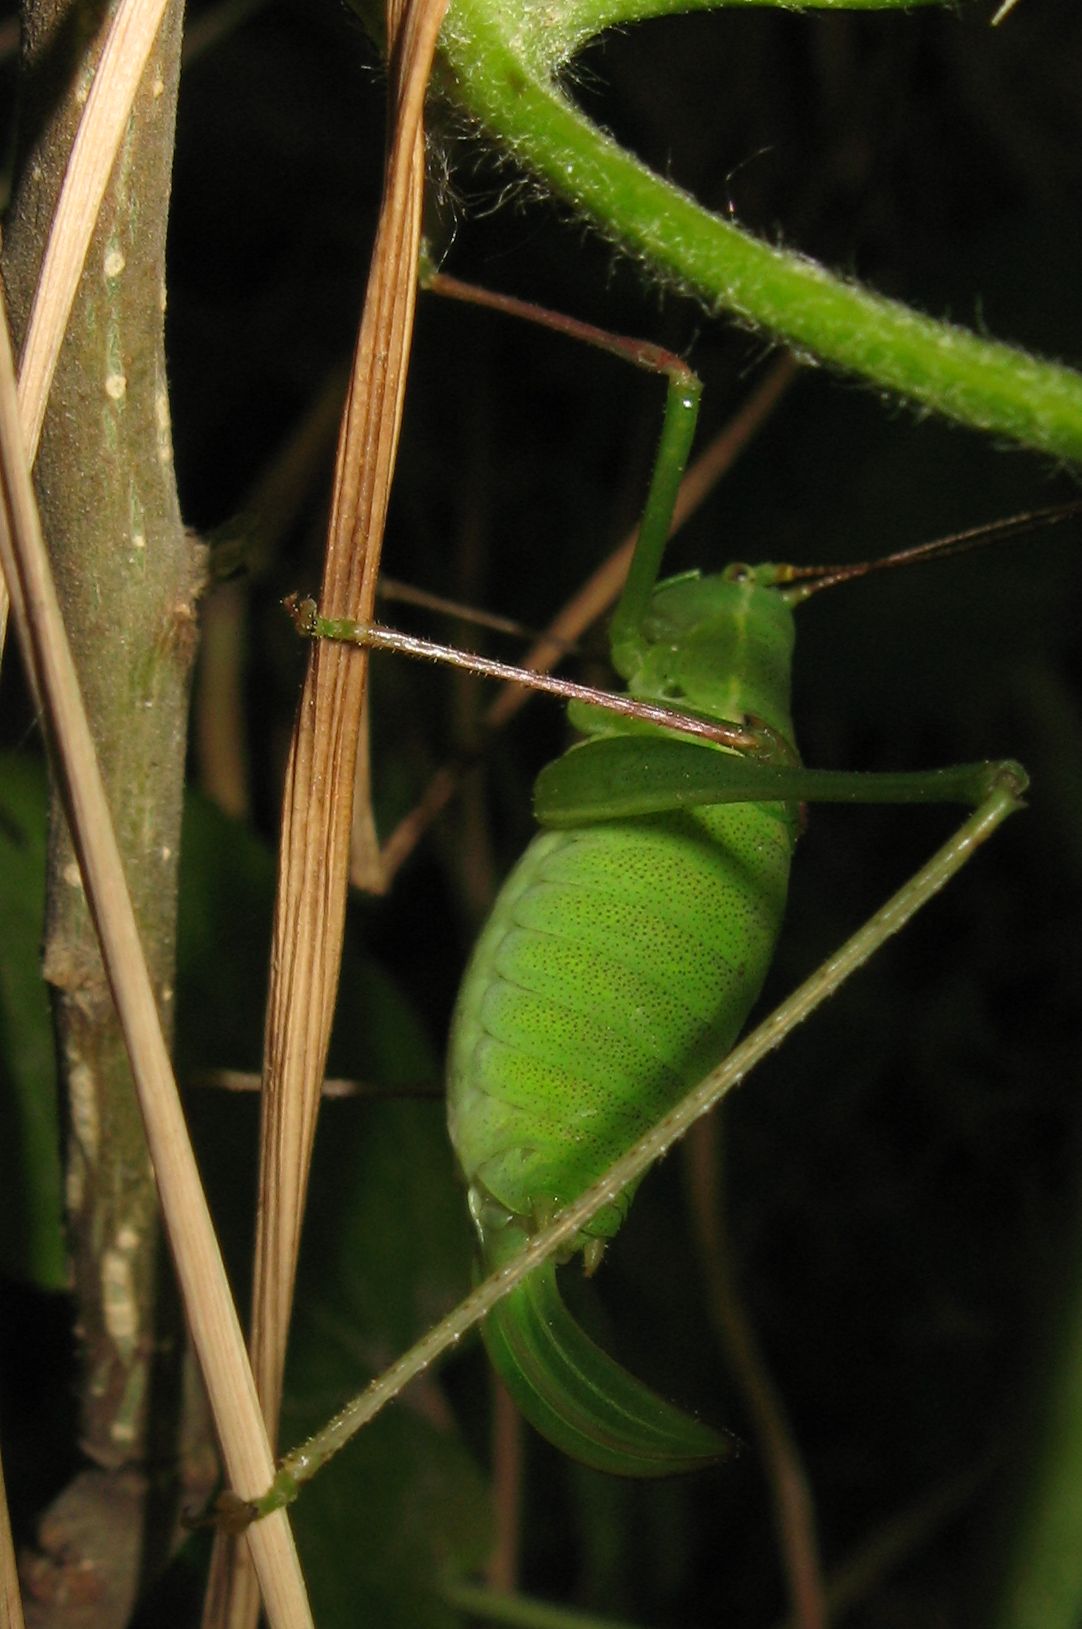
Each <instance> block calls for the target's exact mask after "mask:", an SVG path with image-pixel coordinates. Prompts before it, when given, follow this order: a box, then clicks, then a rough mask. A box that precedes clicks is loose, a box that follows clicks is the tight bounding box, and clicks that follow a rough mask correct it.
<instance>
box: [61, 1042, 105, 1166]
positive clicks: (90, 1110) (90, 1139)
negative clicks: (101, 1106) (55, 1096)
mask: <svg viewBox="0 0 1082 1629" xmlns="http://www.w3.org/2000/svg"><path fill="white" fill-rule="evenodd" d="M68 1097H69V1101H70V1107H71V1129H72V1131H73V1132H74V1134H75V1140H76V1142H77V1143H78V1144H79V1147H80V1148H81V1150H82V1152H83V1155H84V1156H85V1158H86V1161H87V1164H88V1165H93V1164H94V1163H95V1161H96V1160H97V1157H98V1135H99V1130H100V1127H99V1124H98V1100H97V1096H96V1095H95V1092H94V1076H93V1074H92V1073H91V1070H90V1069H89V1067H88V1066H87V1065H86V1064H85V1063H73V1064H72V1066H71V1067H70V1068H69V1070H68Z"/></svg>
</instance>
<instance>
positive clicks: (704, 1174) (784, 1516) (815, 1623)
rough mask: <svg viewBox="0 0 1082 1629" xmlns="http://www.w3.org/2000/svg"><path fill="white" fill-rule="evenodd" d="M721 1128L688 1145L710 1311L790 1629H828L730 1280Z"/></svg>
mask: <svg viewBox="0 0 1082 1629" xmlns="http://www.w3.org/2000/svg"><path fill="white" fill-rule="evenodd" d="M719 1126H720V1118H719V1116H718V1115H711V1116H710V1117H709V1118H708V1119H704V1120H700V1121H699V1122H698V1124H697V1125H695V1126H693V1127H692V1130H691V1134H690V1135H689V1137H688V1140H687V1144H686V1147H687V1160H688V1170H689V1174H690V1197H691V1209H692V1215H693V1217H694V1222H695V1234H696V1237H697V1239H698V1243H699V1252H700V1256H701V1259H702V1266H703V1276H704V1278H705V1280H706V1288H707V1305H708V1307H709V1309H710V1315H711V1319H712V1321H713V1324H714V1327H715V1329H716V1330H717V1334H718V1339H719V1342H720V1344H721V1347H722V1350H723V1352H724V1353H725V1358H726V1362H727V1363H728V1365H729V1368H730V1370H731V1372H732V1375H733V1378H734V1380H735V1381H736V1384H737V1385H738V1387H739V1388H740V1391H741V1393H742V1395H743V1398H744V1402H745V1405H746V1406H747V1410H748V1413H749V1415H750V1416H751V1420H752V1423H753V1426H754V1428H755V1434H756V1436H757V1438H758V1441H759V1448H760V1451H761V1453H762V1459H763V1467H764V1469H765V1471H766V1476H767V1480H768V1482H769V1484H770V1492H771V1497H772V1499H773V1502H774V1520H775V1525H776V1527H777V1533H778V1544H779V1547H780V1549H781V1555H782V1561H783V1563H784V1567H785V1575H786V1579H787V1581H788V1587H789V1601H790V1606H791V1620H790V1621H791V1622H792V1624H793V1626H794V1629H826V1625H827V1606H826V1595H825V1592H824V1588H823V1577H822V1569H821V1566H820V1563H819V1546H818V1543H817V1540H816V1536H815V1512H814V1509H813V1506H812V1497H811V1490H810V1488H809V1485H808V1479H807V1476H806V1475H805V1473H804V1466H803V1463H802V1462H801V1458H800V1451H799V1449H798V1448H797V1445H796V1441H795V1439H794V1437H793V1434H792V1432H791V1431H790V1429H789V1423H788V1421H787V1419H786V1417H785V1409H784V1406H783V1404H782V1400H781V1397H780V1396H779V1394H778V1391H777V1388H776V1387H775V1385H774V1382H773V1380H772V1379H771V1377H770V1374H769V1371H768V1369H767V1366H766V1361H765V1359H764V1357H763V1354H762V1352H761V1351H760V1349H759V1343H758V1341H757V1339H756V1337H755V1331H754V1329H753V1328H752V1325H751V1320H750V1319H749V1317H748V1315H747V1311H746V1309H745V1307H744V1305H743V1302H742V1301H741V1298H740V1294H739V1291H738V1290H737V1287H736V1283H735V1280H734V1278H733V1272H732V1267H731V1263H730V1251H729V1242H728V1239H727V1237H726V1230H725V1224H724V1208H723V1200H722V1198H721V1192H720V1190H721V1183H720V1181H719V1170H718V1138H719V1134H720V1133H719Z"/></svg>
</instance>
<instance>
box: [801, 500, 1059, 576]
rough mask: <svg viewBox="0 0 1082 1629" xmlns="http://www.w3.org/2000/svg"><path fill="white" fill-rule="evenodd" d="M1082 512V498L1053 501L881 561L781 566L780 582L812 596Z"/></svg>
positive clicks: (917, 545) (999, 541)
mask: <svg viewBox="0 0 1082 1629" xmlns="http://www.w3.org/2000/svg"><path fill="white" fill-rule="evenodd" d="M1078 515H1082V498H1073V499H1072V500H1071V501H1070V502H1069V503H1060V504H1052V505H1050V506H1049V507H1048V508H1047V509H1031V510H1029V511H1028V512H1027V513H1026V514H1022V515H1008V516H1007V517H1006V519H1004V520H994V521H991V522H989V523H987V524H985V525H983V526H972V527H970V528H969V529H968V530H966V531H964V532H952V533H951V534H950V536H949V537H938V538H936V539H935V540H934V542H931V543H917V544H915V545H914V546H913V547H912V548H908V549H899V550H897V551H896V553H894V554H885V555H883V556H882V557H881V558H880V559H878V560H856V561H852V562H851V563H850V564H848V565H835V566H779V567H778V577H777V581H778V582H779V583H786V584H787V583H798V584H800V585H801V586H800V587H799V588H798V589H796V590H795V591H794V592H793V593H792V595H791V596H790V598H791V599H792V600H794V601H798V600H805V599H808V598H809V597H810V596H811V595H812V594H818V593H819V591H820V589H823V588H836V587H837V586H838V584H839V583H848V582H852V581H853V580H854V579H855V578H857V577H867V576H868V575H869V574H870V573H871V572H873V571H888V570H893V569H894V567H895V566H909V565H914V564H916V563H918V562H920V561H922V560H942V559H946V558H947V557H949V556H950V555H952V554H965V553H966V552H967V551H968V550H969V549H978V548H983V547H984V545H985V544H986V543H1003V542H1006V541H1007V540H1008V539H1009V538H1012V537H1020V536H1022V535H1023V534H1025V533H1027V532H1034V531H1040V530H1041V529H1043V528H1046V527H1049V526H1058V525H1059V524H1060V523H1061V522H1062V521H1066V520H1073V519H1074V518H1075V517H1077V516H1078Z"/></svg>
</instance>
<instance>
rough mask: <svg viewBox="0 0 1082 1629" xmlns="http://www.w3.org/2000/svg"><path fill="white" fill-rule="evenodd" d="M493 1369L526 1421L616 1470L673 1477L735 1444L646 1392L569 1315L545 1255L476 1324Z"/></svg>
mask: <svg viewBox="0 0 1082 1629" xmlns="http://www.w3.org/2000/svg"><path fill="white" fill-rule="evenodd" d="M482 1333H483V1335H484V1341H485V1347H486V1349H487V1351H488V1355H489V1358H490V1359H491V1361H492V1364H493V1367H494V1368H495V1369H496V1370H497V1372H498V1373H499V1375H500V1377H501V1379H502V1380H503V1382H504V1384H505V1385H506V1387H507V1389H508V1391H509V1392H510V1393H511V1396H512V1397H513V1398H514V1400H515V1402H516V1403H517V1404H518V1407H519V1408H520V1409H521V1411H522V1413H523V1414H524V1415H525V1416H526V1418H527V1419H528V1420H529V1422H530V1424H531V1425H532V1426H534V1428H535V1429H536V1430H538V1431H540V1433H541V1435H542V1436H543V1437H547V1438H548V1440H549V1442H551V1443H552V1444H553V1445H554V1446H555V1447H557V1448H560V1449H562V1451H563V1452H564V1453H566V1454H570V1455H571V1457H572V1458H573V1459H577V1460H579V1461H580V1462H581V1463H582V1464H584V1465H589V1466H590V1467H591V1469H593V1470H598V1471H608V1472H610V1473H611V1474H613V1475H615V1476H651V1477H652V1476H678V1475H681V1474H682V1473H684V1472H687V1471H699V1470H703V1469H704V1468H705V1467H706V1466H709V1465H713V1464H715V1463H716V1462H717V1461H718V1460H721V1459H728V1458H731V1456H732V1455H733V1454H734V1453H736V1451H737V1447H738V1444H737V1441H736V1438H735V1437H732V1436H730V1435H728V1433H726V1432H720V1431H715V1430H713V1428H712V1427H710V1426H708V1425H704V1424H703V1423H702V1422H701V1421H700V1420H696V1419H693V1418H692V1416H691V1415H690V1414H684V1413H683V1412H682V1411H681V1410H680V1409H678V1408H675V1407H674V1406H673V1404H672V1403H667V1402H666V1401H665V1399H664V1398H663V1397H659V1396H658V1395H657V1393H656V1392H654V1391H651V1390H650V1388H649V1386H645V1385H644V1384H643V1383H642V1381H641V1380H636V1379H635V1377H634V1375H631V1374H629V1373H628V1372H627V1370H626V1369H624V1368H621V1366H620V1365H619V1364H618V1363H617V1362H615V1361H614V1359H612V1358H611V1357H609V1355H608V1354H607V1353H606V1352H603V1351H602V1350H601V1348H600V1346H598V1345H597V1344H596V1343H595V1342H594V1341H592V1340H591V1339H590V1337H589V1335H587V1333H586V1331H585V1330H584V1329H582V1328H581V1327H580V1325H579V1324H577V1323H576V1322H575V1319H574V1318H573V1317H572V1316H571V1314H570V1312H569V1311H568V1310H567V1307H566V1306H565V1304H564V1300H563V1297H562V1296H561V1294H560V1291H559V1289H558V1287H557V1284H556V1268H555V1266H554V1264H553V1263H552V1262H551V1261H548V1262H545V1263H544V1264H543V1265H542V1266H540V1267H538V1268H536V1269H535V1270H534V1271H533V1272H532V1273H531V1274H530V1275H529V1277H528V1278H526V1279H525V1280H524V1281H523V1282H522V1283H521V1284H520V1285H518V1287H517V1288H516V1289H514V1290H512V1291H511V1294H510V1295H508V1296H506V1297H505V1298H504V1299H503V1300H502V1301H501V1302H499V1303H498V1305H497V1306H496V1307H494V1308H493V1310H492V1312H490V1313H489V1315H488V1318H487V1319H486V1320H485V1323H484V1325H483V1329H482Z"/></svg>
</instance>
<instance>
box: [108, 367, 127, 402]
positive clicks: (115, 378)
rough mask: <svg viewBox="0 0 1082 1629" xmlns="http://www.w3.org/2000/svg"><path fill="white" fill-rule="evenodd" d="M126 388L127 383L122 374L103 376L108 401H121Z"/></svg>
mask: <svg viewBox="0 0 1082 1629" xmlns="http://www.w3.org/2000/svg"><path fill="white" fill-rule="evenodd" d="M127 388H128V381H127V379H126V378H125V377H124V375H123V374H122V373H107V374H106V375H105V394H106V395H107V396H108V397H109V399H110V401H114V402H119V401H121V400H123V397H124V395H125V392H126V391H127Z"/></svg>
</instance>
